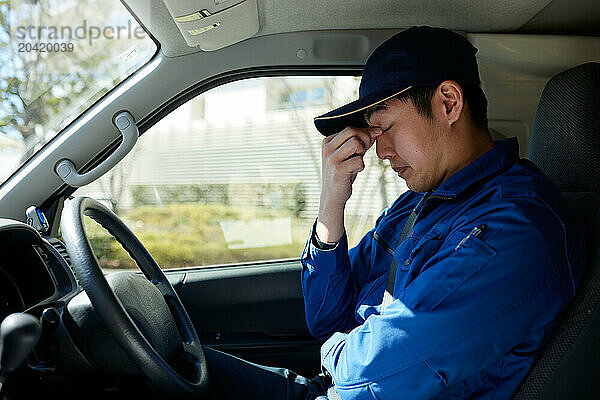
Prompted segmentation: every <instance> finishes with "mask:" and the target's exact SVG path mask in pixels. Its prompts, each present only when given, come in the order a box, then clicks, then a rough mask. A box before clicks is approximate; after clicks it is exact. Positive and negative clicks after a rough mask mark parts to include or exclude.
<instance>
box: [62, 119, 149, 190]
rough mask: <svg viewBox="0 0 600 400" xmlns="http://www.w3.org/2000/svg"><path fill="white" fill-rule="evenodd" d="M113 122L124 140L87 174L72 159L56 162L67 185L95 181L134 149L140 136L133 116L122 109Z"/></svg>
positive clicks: (78, 184) (76, 185)
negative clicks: (80, 172)
mask: <svg viewBox="0 0 600 400" xmlns="http://www.w3.org/2000/svg"><path fill="white" fill-rule="evenodd" d="M113 123H114V124H115V126H116V127H117V129H118V130H119V132H121V134H122V135H123V142H122V143H121V144H120V145H119V147H118V148H117V149H116V150H115V152H114V153H112V154H111V155H110V156H108V158H107V159H106V160H104V161H103V162H102V163H101V164H100V165H98V166H97V167H96V168H94V169H93V170H91V171H89V172H86V173H85V174H79V173H78V172H77V169H76V168H75V164H73V162H72V161H71V160H62V161H60V162H59V163H58V164H56V167H55V168H54V171H55V172H56V173H57V174H58V176H59V177H60V178H61V179H62V180H63V181H64V182H65V183H66V184H67V185H69V186H72V187H80V186H85V185H87V184H88V183H91V182H93V181H95V180H96V179H98V178H100V177H101V176H102V175H104V174H105V173H106V172H108V171H109V170H110V169H111V168H112V167H114V166H115V165H117V164H118V163H119V161H121V160H122V159H123V158H125V156H126V155H127V154H128V153H129V152H130V151H131V149H133V146H135V143H136V142H137V139H138V137H139V132H138V128H137V126H136V125H135V121H134V119H133V116H132V115H131V114H130V113H129V112H128V111H121V112H119V113H118V114H117V115H116V116H115V118H114V120H113Z"/></svg>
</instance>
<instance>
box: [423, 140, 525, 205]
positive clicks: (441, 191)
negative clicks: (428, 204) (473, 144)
mask: <svg viewBox="0 0 600 400" xmlns="http://www.w3.org/2000/svg"><path fill="white" fill-rule="evenodd" d="M494 144H495V147H494V148H492V149H491V150H490V151H488V152H487V153H485V154H484V155H482V156H481V157H479V158H478V159H476V160H475V161H473V162H472V163H470V164H469V165H467V166H466V167H464V168H463V169H461V170H460V171H458V172H457V173H455V174H454V175H452V176H451V177H450V178H448V179H447V180H446V181H445V182H444V183H442V184H441V185H440V186H439V187H438V188H437V189H436V190H435V191H434V192H433V195H439V196H448V197H456V196H458V195H459V194H461V193H462V192H464V191H465V190H466V189H467V188H468V187H470V186H472V185H474V184H476V183H477V182H480V181H482V180H484V179H486V178H488V177H490V176H491V175H494V174H495V173H497V172H499V171H500V170H503V169H505V168H507V167H510V166H511V165H513V164H514V163H516V162H517V161H518V160H519V142H518V141H517V138H516V137H512V138H509V139H506V140H494Z"/></svg>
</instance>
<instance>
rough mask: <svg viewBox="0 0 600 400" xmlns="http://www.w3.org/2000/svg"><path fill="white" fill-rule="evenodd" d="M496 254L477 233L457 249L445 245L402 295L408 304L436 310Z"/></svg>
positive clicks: (425, 309)
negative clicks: (476, 235) (477, 236)
mask: <svg viewBox="0 0 600 400" xmlns="http://www.w3.org/2000/svg"><path fill="white" fill-rule="evenodd" d="M495 255H496V250H494V249H493V248H492V247H491V246H489V245H488V244H487V243H485V242H483V241H482V240H481V239H479V238H476V237H471V238H469V240H467V241H466V242H465V243H464V244H463V245H461V246H460V247H459V248H458V249H456V250H455V246H451V245H446V246H444V245H442V248H441V249H440V250H439V251H438V252H437V253H436V255H435V256H432V257H431V258H430V259H429V260H428V261H426V264H427V265H426V266H425V268H422V269H421V272H420V273H419V274H418V275H417V276H416V277H415V278H414V280H413V281H412V282H411V283H410V284H408V285H407V286H406V288H405V290H404V297H403V298H404V301H405V303H406V305H407V306H409V307H413V308H415V309H418V310H421V311H433V310H434V309H435V308H437V307H438V306H439V305H440V304H441V303H442V302H444V301H445V300H446V299H448V298H449V297H450V296H452V294H453V293H455V292H456V291H457V290H458V289H459V288H460V287H461V286H462V285H463V284H464V283H465V282H466V281H467V280H468V279H469V278H471V277H472V276H473V275H475V274H477V273H478V272H479V270H481V269H482V268H483V267H485V266H486V265H487V264H488V263H489V262H490V260H491V259H492V258H494V257H495Z"/></svg>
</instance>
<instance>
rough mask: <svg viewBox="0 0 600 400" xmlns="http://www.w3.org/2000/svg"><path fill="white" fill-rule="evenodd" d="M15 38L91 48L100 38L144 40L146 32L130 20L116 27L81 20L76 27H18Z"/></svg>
mask: <svg viewBox="0 0 600 400" xmlns="http://www.w3.org/2000/svg"><path fill="white" fill-rule="evenodd" d="M15 37H16V38H17V39H18V40H20V41H24V40H31V41H35V42H42V41H58V42H66V41H72V40H73V39H78V40H87V43H88V44H89V45H90V46H91V45H92V43H93V42H94V41H96V40H99V39H101V38H104V39H121V38H123V39H125V38H127V39H133V38H135V39H144V38H145V37H146V32H145V31H144V29H142V27H141V26H139V25H137V24H135V26H134V24H133V23H132V22H131V20H128V21H127V25H117V26H110V25H106V26H97V25H88V22H87V20H85V19H84V20H83V22H82V23H81V24H80V25H76V26H71V25H69V26H46V25H39V26H38V25H28V26H18V27H17V28H16V30H15Z"/></svg>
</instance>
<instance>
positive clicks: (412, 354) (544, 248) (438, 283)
mask: <svg viewBox="0 0 600 400" xmlns="http://www.w3.org/2000/svg"><path fill="white" fill-rule="evenodd" d="M476 51H477V49H476V48H474V47H473V46H472V45H471V44H470V43H469V42H468V41H467V40H466V39H464V38H463V37H461V36H460V35H458V34H455V33H452V32H450V31H448V30H444V29H439V28H429V27H413V28H410V29H407V30H405V31H403V32H401V33H399V34H397V35H395V36H394V37H392V38H391V39H389V40H388V41H386V42H385V43H384V44H382V45H381V46H380V47H379V48H377V49H376V50H375V51H374V53H373V54H372V55H371V56H370V58H369V60H368V61H367V64H366V67H365V70H364V73H363V76H362V80H361V86H360V98H359V99H358V100H356V101H354V102H352V103H350V104H348V105H345V106H343V107H341V108H339V109H336V110H333V111H331V112H329V113H327V114H325V115H322V116H320V117H317V118H316V119H315V124H316V126H317V129H319V131H320V132H321V133H322V134H324V135H325V136H326V138H325V140H324V141H323V146H322V156H323V160H322V161H323V163H322V166H323V172H322V176H323V187H322V193H321V202H320V209H319V214H318V218H317V221H316V223H315V225H314V227H313V231H312V232H311V237H310V239H309V241H308V243H307V246H306V249H305V252H304V254H303V257H302V263H303V266H304V268H303V271H302V288H303V292H304V297H305V309H306V318H307V323H308V326H309V329H310V331H311V332H312V334H313V335H314V336H315V337H317V338H320V339H327V341H326V342H325V344H324V345H323V346H322V348H321V363H322V368H323V370H324V372H325V373H326V374H328V375H330V376H331V377H332V379H333V382H334V385H335V391H336V392H337V394H338V395H339V397H341V398H342V399H426V398H432V397H436V398H494V399H496V398H498V399H500V398H503V399H508V398H511V396H512V395H513V394H514V392H515V391H516V390H517V388H518V386H519V385H520V383H521V382H522V380H523V379H524V378H525V375H526V374H527V371H528V370H529V368H530V367H531V365H532V363H533V362H534V361H535V358H536V356H537V355H538V354H539V351H540V349H541V348H542V346H543V344H544V343H545V342H546V340H547V339H548V338H549V335H550V334H551V333H552V331H553V328H554V327H556V325H557V318H558V317H559V315H560V313H561V312H562V311H563V310H564V309H565V306H566V305H567V304H568V303H569V302H570V300H571V299H572V298H573V296H574V294H575V291H576V288H577V285H578V283H579V281H580V279H581V276H582V273H583V266H584V261H585V260H584V259H583V254H584V252H583V248H582V246H583V243H584V240H583V235H582V226H581V225H580V223H579V222H578V221H576V220H575V219H574V218H573V217H572V216H571V214H570V212H569V210H568V208H567V206H566V204H565V202H564V201H563V199H562V197H561V196H560V194H559V192H558V190H557V189H556V188H555V187H554V186H553V185H552V183H551V182H550V181H549V180H548V179H547V178H546V177H545V176H544V175H543V174H542V172H541V171H540V170H539V169H538V168H537V167H536V166H535V165H533V164H532V163H531V162H529V161H527V160H521V159H519V156H518V154H519V152H518V144H517V141H516V139H514V138H513V139H508V140H506V141H498V142H493V141H492V139H491V137H490V135H489V132H488V129H487V117H486V101H485V96H484V95H483V92H481V89H480V88H479V84H480V81H479V74H478V68H477V62H476V58H475V53H476ZM372 145H375V146H376V152H377V156H378V157H379V158H381V159H387V160H389V161H390V164H391V167H392V168H393V169H394V171H396V172H397V173H398V176H399V177H402V178H404V179H405V180H406V183H407V186H408V188H409V189H410V190H409V191H408V192H406V193H404V194H403V195H401V196H400V197H399V198H398V199H397V200H396V201H395V202H394V203H393V204H392V205H391V206H390V207H389V208H387V209H386V210H385V211H384V212H383V213H382V214H381V216H380V217H379V218H378V220H377V222H376V224H375V227H374V228H373V229H372V230H371V231H369V232H368V233H367V234H366V235H365V236H364V238H363V239H362V240H361V242H360V243H359V244H358V246H356V247H355V248H353V249H351V250H350V251H348V244H347V239H346V234H345V228H344V207H345V204H346V201H347V200H348V198H349V197H350V194H351V192H352V183H353V181H354V179H355V178H356V175H357V173H359V172H360V171H361V170H362V169H363V168H364V164H363V160H362V158H363V155H364V154H365V152H366V151H367V149H368V148H369V147H371V146H372Z"/></svg>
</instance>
